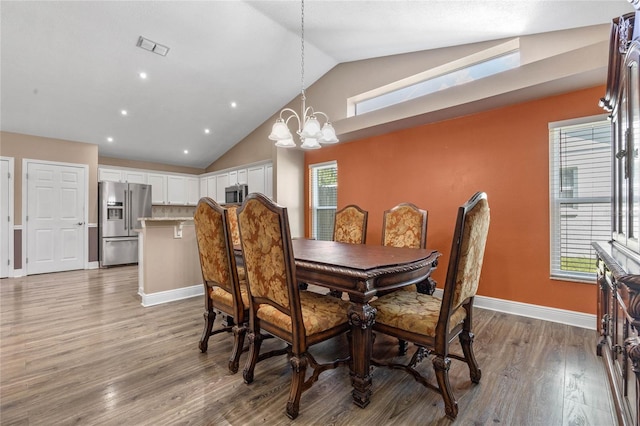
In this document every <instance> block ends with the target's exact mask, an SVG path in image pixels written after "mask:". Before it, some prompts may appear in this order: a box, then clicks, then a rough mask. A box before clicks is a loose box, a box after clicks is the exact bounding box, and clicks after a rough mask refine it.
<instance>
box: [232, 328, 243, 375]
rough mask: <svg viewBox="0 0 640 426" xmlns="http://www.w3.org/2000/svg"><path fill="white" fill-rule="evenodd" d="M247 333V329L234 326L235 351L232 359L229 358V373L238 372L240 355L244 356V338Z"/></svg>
mask: <svg viewBox="0 0 640 426" xmlns="http://www.w3.org/2000/svg"><path fill="white" fill-rule="evenodd" d="M246 332H247V329H246V327H244V326H242V325H234V326H233V351H232V352H231V358H229V371H231V372H232V373H233V374H235V373H237V372H238V366H239V365H240V354H242V346H243V345H244V336H245V334H246Z"/></svg>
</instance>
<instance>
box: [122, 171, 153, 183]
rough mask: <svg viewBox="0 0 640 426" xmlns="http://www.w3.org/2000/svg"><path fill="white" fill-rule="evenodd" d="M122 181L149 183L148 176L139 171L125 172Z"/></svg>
mask: <svg viewBox="0 0 640 426" xmlns="http://www.w3.org/2000/svg"><path fill="white" fill-rule="evenodd" d="M122 179H124V182H127V183H147V174H146V173H145V172H140V171H137V170H123V171H122Z"/></svg>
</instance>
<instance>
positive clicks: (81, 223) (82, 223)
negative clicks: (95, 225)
mask: <svg viewBox="0 0 640 426" xmlns="http://www.w3.org/2000/svg"><path fill="white" fill-rule="evenodd" d="M76 225H84V222H78V223H76Z"/></svg>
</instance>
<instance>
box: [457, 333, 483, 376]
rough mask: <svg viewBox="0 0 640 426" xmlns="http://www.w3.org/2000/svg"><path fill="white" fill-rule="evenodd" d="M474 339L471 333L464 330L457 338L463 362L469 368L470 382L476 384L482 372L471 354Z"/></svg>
mask: <svg viewBox="0 0 640 426" xmlns="http://www.w3.org/2000/svg"><path fill="white" fill-rule="evenodd" d="M474 338H475V336H474V335H473V333H470V332H468V331H464V330H463V331H462V333H460V335H459V336H458V339H460V346H462V353H463V354H464V359H465V362H466V363H467V365H468V366H469V376H470V377H471V381H472V382H473V383H476V384H477V383H480V378H481V377H482V371H481V370H480V367H478V361H476V356H475V354H474V353H473V339H474Z"/></svg>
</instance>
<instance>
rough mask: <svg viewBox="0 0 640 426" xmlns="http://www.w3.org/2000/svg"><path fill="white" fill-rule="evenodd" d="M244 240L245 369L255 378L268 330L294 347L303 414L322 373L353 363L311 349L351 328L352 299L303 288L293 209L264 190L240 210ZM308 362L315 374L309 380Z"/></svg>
mask: <svg viewBox="0 0 640 426" xmlns="http://www.w3.org/2000/svg"><path fill="white" fill-rule="evenodd" d="M238 222H239V225H240V241H241V246H242V254H243V256H244V264H245V269H246V273H247V286H248V288H249V356H248V358H247V361H246V364H245V368H244V371H243V376H244V381H245V382H246V383H251V382H252V381H253V378H254V370H255V367H256V363H257V362H258V360H262V359H264V358H265V357H266V356H267V355H268V354H260V346H261V343H262V339H263V336H262V332H263V331H264V332H267V333H269V334H271V335H273V336H275V337H277V338H279V339H281V340H283V341H284V342H285V343H286V344H287V345H288V346H289V347H290V359H289V362H290V363H291V370H292V378H291V389H290V392H289V400H288V402H287V408H286V412H287V416H289V417H290V418H291V419H295V418H296V417H297V416H298V412H299V407H300V397H301V394H302V392H304V391H305V390H307V389H309V388H310V387H311V385H312V384H313V383H314V382H315V381H316V380H317V379H318V376H319V375H320V373H322V372H323V371H325V370H326V369H329V368H336V367H337V366H339V365H344V364H346V363H348V362H349V359H350V358H349V357H348V356H347V357H346V358H344V359H339V360H335V361H333V362H331V363H327V364H318V363H317V362H316V360H315V359H314V357H313V356H312V355H311V353H310V352H309V348H310V347H311V346H312V345H314V344H316V343H319V342H322V341H325V340H327V339H330V338H332V337H335V336H338V335H339V334H342V333H344V332H346V331H347V330H348V329H349V324H348V321H347V309H348V307H349V302H346V301H343V300H339V299H335V298H333V297H330V296H326V295H322V294H318V293H314V292H311V291H300V289H299V288H298V283H297V280H296V265H295V261H294V255H293V249H292V246H291V233H290V228H289V219H288V216H287V209H286V208H285V207H280V206H278V205H277V204H275V203H274V202H273V201H271V200H270V199H269V198H267V197H266V196H264V195H263V194H259V193H253V194H249V196H248V197H247V198H246V200H245V201H244V203H243V205H242V207H241V208H240V209H239V210H238ZM307 367H311V368H312V373H311V375H310V377H309V378H308V379H306V380H305V377H306V371H307Z"/></svg>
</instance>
